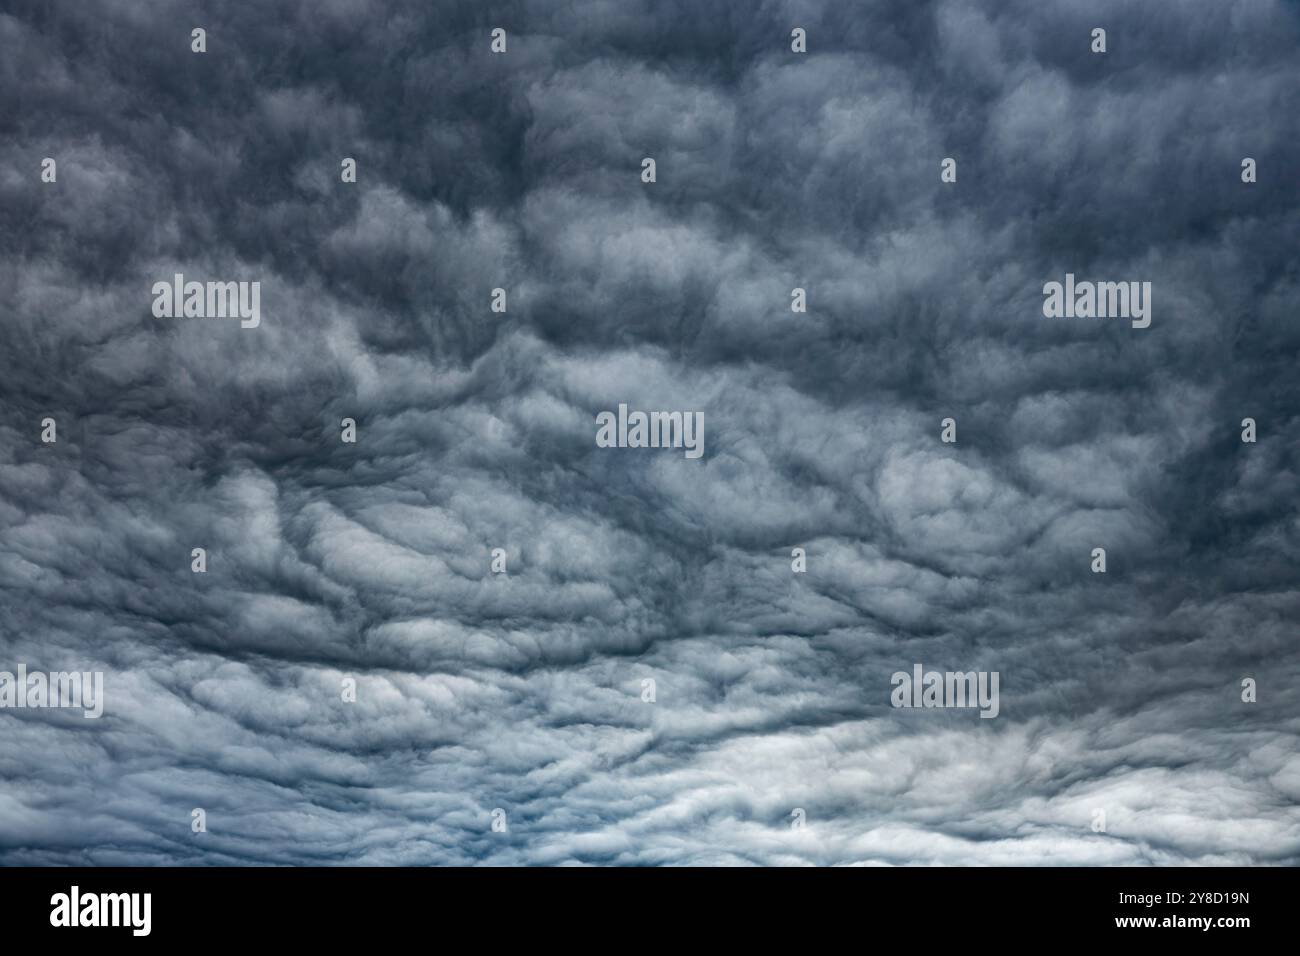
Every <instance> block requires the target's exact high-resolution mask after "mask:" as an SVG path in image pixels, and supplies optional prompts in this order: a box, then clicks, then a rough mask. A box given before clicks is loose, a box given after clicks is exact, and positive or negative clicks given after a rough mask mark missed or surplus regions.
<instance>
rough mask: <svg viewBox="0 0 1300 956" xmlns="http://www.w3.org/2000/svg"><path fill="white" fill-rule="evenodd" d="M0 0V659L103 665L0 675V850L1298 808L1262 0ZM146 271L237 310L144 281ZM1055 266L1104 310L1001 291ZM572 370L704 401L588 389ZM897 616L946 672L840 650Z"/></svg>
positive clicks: (786, 856) (1292, 502)
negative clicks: (202, 557)
mask: <svg viewBox="0 0 1300 956" xmlns="http://www.w3.org/2000/svg"><path fill="white" fill-rule="evenodd" d="M195 27H202V28H203V29H205V30H206V47H207V51H206V53H195V52H192V51H191V30H192V29H193V28H195ZM494 27H501V28H503V29H504V30H505V31H506V37H507V51H506V52H505V53H504V54H495V53H493V52H492V50H491V48H490V33H491V31H492V29H493V28H494ZM795 27H800V28H802V29H804V30H805V31H806V33H807V53H806V54H799V53H794V52H792V50H791V31H792V30H793V29H794V28H795ZM1094 27H1104V28H1105V29H1106V31H1107V51H1106V52H1105V53H1104V54H1097V53H1093V52H1092V51H1091V49H1090V47H1091V44H1092V40H1091V32H1092V30H1093V28H1094ZM0 49H2V50H3V55H0V130H2V132H3V135H0V221H3V229H2V230H0V242H2V243H3V255H0V321H2V322H3V331H4V347H3V349H0V397H2V401H0V648H2V649H3V654H0V669H2V670H7V671H15V669H16V668H17V667H18V666H19V665H24V666H26V667H27V668H28V670H29V671H33V672H34V671H60V670H81V671H102V672H103V673H104V697H105V701H104V714H103V716H102V717H101V718H99V719H97V720H95V719H86V718H84V717H83V716H82V714H81V712H80V711H74V710H69V709H49V708H47V709H31V708H24V709H17V708H5V709H3V710H0V862H4V863H9V864H46V863H78V864H161V863H185V864H190V863H192V864H252V863H274V864H283V863H294V864H334V863H351V864H406V865H430V864H472V863H490V864H572V863H583V864H819V865H831V864H1135V863H1138V864H1141V863H1150V864H1241V863H1264V864H1268V863H1288V864H1295V863H1297V862H1300V811H1298V810H1297V805H1298V804H1300V746H1298V740H1297V737H1298V735H1300V512H1298V511H1297V507H1296V504H1297V502H1298V501H1300V377H1298V376H1297V360H1298V359H1300V317H1298V316H1297V312H1296V306H1297V303H1298V302H1300V271H1297V267H1296V261H1297V260H1296V255H1297V249H1298V248H1300V212H1298V210H1300V159H1298V158H1297V157H1298V156H1300V153H1298V152H1297V150H1300V7H1297V5H1296V4H1294V3H1289V2H1270V0H1262V2H1261V0H1249V2H1245V0H1241V2H1222V0H1213V2H1212V0H1194V2H1185V3H1177V4H1173V3H1168V4H1156V5H1155V6H1151V5H1149V4H1132V3H1125V2H1121V0H1105V2H1101V3H1096V4H1088V5H1086V7H1085V6H1082V5H1079V4H1077V3H1070V2H1066V0H1014V2H997V3H992V2H990V3H978V4H972V3H968V2H965V0H946V2H940V3H906V4H870V5H868V4H855V3H845V2H839V0H788V2H779V0H769V2H759V0H755V2H752V3H749V2H745V3H741V2H736V3H713V2H704V0H700V2H681V3H655V2H651V0H604V2H590V3H579V4H560V3H552V2H546V0H506V2H500V3H496V2H493V3H488V2H465V3H458V4H429V3H427V2H424V0H410V2H392V3H377V2H372V0H328V2H323V0H297V2H289V3H278V4H261V3H251V2H241V3H222V4H200V3H193V2H161V3H147V4H146V3H136V2H126V0H85V2H78V3H37V2H19V3H18V4H16V5H9V7H8V12H6V13H4V14H2V15H0ZM46 157H49V158H53V159H55V160H56V162H57V180H56V181H55V182H52V183H48V182H42V177H41V169H42V160H43V159H44V158H46ZM348 157H350V158H353V159H355V161H356V166H357V181H356V182H355V183H346V182H343V181H342V176H341V163H342V162H343V160H344V158H348ZM646 157H652V158H654V159H655V161H656V182H654V183H644V182H642V177H641V170H642V159H643V158H646ZM947 157H951V158H953V159H955V160H956V163H957V167H956V168H957V181H956V182H955V183H945V182H942V181H941V177H940V171H941V168H940V164H941V162H942V161H943V160H944V158H947ZM1247 157H1249V158H1251V159H1253V160H1255V163H1256V165H1257V170H1258V173H1257V177H1258V179H1257V182H1255V183H1244V182H1243V181H1242V175H1241V173H1242V160H1243V159H1244V158H1247ZM176 273H182V274H183V275H184V276H185V277H186V279H187V280H191V279H192V280H198V281H208V280H213V281H217V280H220V281H249V282H251V281H258V282H260V284H261V285H260V289H261V305H260V310H261V323H260V325H259V326H258V327H257V328H255V329H251V328H250V329H245V328H241V327H240V323H239V321H238V320H237V319H229V318H159V317H156V316H155V315H154V313H153V310H152V306H153V301H154V296H153V294H152V292H151V289H152V286H153V284H154V283H155V282H158V281H164V282H170V281H171V280H172V277H173V275H174V274H176ZM1066 273H1072V274H1074V275H1075V276H1076V277H1078V279H1079V280H1080V281H1082V280H1095V281H1130V280H1131V281H1148V282H1150V283H1151V287H1152V297H1151V318H1152V322H1151V325H1150V327H1149V328H1146V329H1137V328H1133V327H1132V326H1131V324H1130V323H1129V322H1128V321H1127V320H1124V319H1087V318H1047V317H1045V316H1044V314H1043V304H1044V296H1043V286H1044V284H1045V283H1047V282H1051V281H1063V280H1064V277H1065V275H1066ZM495 288H502V289H504V290H506V301H507V311H506V312H504V313H499V312H494V311H492V309H491V302H492V294H493V293H492V290H493V289H495ZM795 288H802V289H805V290H806V295H807V312H806V313H796V312H792V310H791V301H792V300H791V290H793V289H795ZM620 403H624V404H626V405H628V406H629V407H630V408H631V409H643V410H678V411H687V412H701V413H702V414H703V418H704V442H705V445H704V447H705V454H704V456H703V457H702V458H700V459H698V460H692V459H689V458H687V457H686V456H685V455H684V454H683V453H682V452H681V451H680V450H661V449H650V448H643V449H641V448H602V447H598V446H597V443H596V440H595V439H596V416H597V414H598V413H600V412H602V411H606V410H615V409H617V407H618V405H619V404H620ZM1247 417H1249V418H1253V419H1254V420H1255V421H1256V423H1257V429H1258V441H1257V442H1255V443H1253V444H1251V443H1245V442H1243V441H1242V440H1241V432H1242V420H1243V419H1244V418H1247ZM45 418H52V419H54V420H55V422H56V423H57V441H55V442H53V443H49V442H44V441H42V424H41V423H42V420H43V419H45ZM345 418H352V419H354V420H355V422H356V428H357V441H356V442H355V443H346V442H344V441H342V440H341V423H342V421H343V419H345ZM945 418H952V419H954V421H955V423H956V435H957V441H956V442H955V443H945V442H943V441H942V440H941V436H940V430H941V425H940V423H941V421H942V420H943V419H945ZM1099 547H1100V548H1104V549H1105V550H1106V560H1107V568H1106V572H1105V573H1104V574H1103V573H1094V572H1093V571H1092V569H1091V564H1092V560H1093V559H1092V557H1091V555H1092V552H1093V549H1094V548H1099ZM194 548H204V549H206V553H207V571H206V573H195V572H194V571H192V570H191V552H192V549H194ZM496 548H500V549H503V550H504V552H505V554H506V562H507V572H506V573H505V574H495V573H493V572H492V569H491V562H492V552H493V549H496ZM794 548H803V549H805V550H806V555H807V571H806V573H795V572H794V571H793V570H792V557H791V552H792V549H794ZM918 663H919V664H922V665H924V667H925V668H926V669H935V670H940V671H970V670H975V671H989V672H994V671H996V672H997V673H998V674H999V675H1000V680H1001V684H1000V687H1001V691H1000V694H1001V699H1000V713H999V715H998V716H997V718H996V719H982V718H981V717H980V716H979V713H978V711H977V710H972V709H895V708H894V707H892V706H891V699H890V698H891V689H892V685H891V675H892V674H894V673H895V672H897V671H906V672H909V673H910V672H911V670H912V668H913V665H915V664H918ZM349 677H350V678H353V679H354V680H355V681H356V700H355V702H348V701H345V700H344V699H343V694H342V690H341V688H342V686H343V682H344V680H345V678H349ZM1244 678H1251V679H1253V680H1254V681H1255V682H1256V693H1257V700H1256V701H1255V702H1254V703H1248V702H1243V700H1242V696H1243V687H1242V681H1243V679H1244ZM647 680H653V681H654V685H653V687H654V700H653V701H652V702H651V701H647V700H645V699H643V697H644V696H647V693H646V688H648V687H649V686H650V685H648V684H646V683H644V682H645V681H647ZM195 808H202V809H203V810H204V811H205V813H206V821H207V832H205V833H195V832H193V830H192V825H191V824H192V815H191V811H192V810H194V809H195ZM498 809H500V810H503V811H504V813H505V820H506V821H507V826H508V828H507V829H506V830H505V832H494V831H493V827H492V823H493V811H494V810H498ZM799 810H802V811H803V813H802V817H801V815H800V814H799V813H797V812H796V811H799ZM1098 810H1102V811H1104V813H1105V829H1104V831H1100V828H1099V827H1097V826H1096V820H1097V819H1098V818H1097V816H1096V811H1098ZM801 819H802V820H805V821H806V825H805V826H803V827H799V826H797V824H798V823H799V822H800V820H801Z"/></svg>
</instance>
